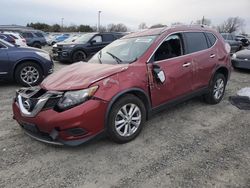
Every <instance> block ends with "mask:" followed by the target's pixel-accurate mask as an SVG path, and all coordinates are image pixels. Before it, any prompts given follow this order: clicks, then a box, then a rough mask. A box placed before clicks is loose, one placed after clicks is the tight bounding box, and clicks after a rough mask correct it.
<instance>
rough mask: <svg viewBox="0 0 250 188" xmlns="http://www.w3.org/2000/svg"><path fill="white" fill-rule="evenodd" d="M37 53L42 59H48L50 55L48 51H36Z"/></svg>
mask: <svg viewBox="0 0 250 188" xmlns="http://www.w3.org/2000/svg"><path fill="white" fill-rule="evenodd" d="M36 54H37V55H39V56H41V57H43V58H44V59H47V60H50V56H49V54H48V53H45V52H36Z"/></svg>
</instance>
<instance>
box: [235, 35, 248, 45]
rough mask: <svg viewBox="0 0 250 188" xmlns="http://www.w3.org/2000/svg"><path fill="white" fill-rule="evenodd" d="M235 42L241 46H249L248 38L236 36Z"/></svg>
mask: <svg viewBox="0 0 250 188" xmlns="http://www.w3.org/2000/svg"><path fill="white" fill-rule="evenodd" d="M236 40H237V41H241V42H242V45H243V46H248V45H249V44H250V41H249V40H248V38H247V37H245V36H243V35H236Z"/></svg>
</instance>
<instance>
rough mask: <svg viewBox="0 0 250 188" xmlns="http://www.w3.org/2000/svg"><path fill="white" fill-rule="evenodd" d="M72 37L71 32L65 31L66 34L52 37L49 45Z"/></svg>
mask: <svg viewBox="0 0 250 188" xmlns="http://www.w3.org/2000/svg"><path fill="white" fill-rule="evenodd" d="M69 37H70V34H68V33H65V34H61V35H58V36H55V37H52V38H51V39H50V40H49V41H48V44H49V45H54V44H56V43H58V42H63V41H64V40H66V39H68V38H69Z"/></svg>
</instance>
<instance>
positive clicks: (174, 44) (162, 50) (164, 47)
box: [154, 34, 183, 61]
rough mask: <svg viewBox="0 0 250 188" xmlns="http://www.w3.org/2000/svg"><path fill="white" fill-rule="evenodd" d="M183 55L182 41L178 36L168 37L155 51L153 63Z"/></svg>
mask: <svg viewBox="0 0 250 188" xmlns="http://www.w3.org/2000/svg"><path fill="white" fill-rule="evenodd" d="M182 54H183V48H182V40H181V36H180V34H173V35H171V36H169V37H168V38H167V39H166V40H165V41H164V42H163V43H162V44H161V45H160V47H159V48H158V49H157V50H156V52H155V55H154V61H162V60H166V59H170V58H174V57H178V56H181V55H182Z"/></svg>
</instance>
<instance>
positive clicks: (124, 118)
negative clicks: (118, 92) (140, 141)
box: [108, 94, 146, 143]
mask: <svg viewBox="0 0 250 188" xmlns="http://www.w3.org/2000/svg"><path fill="white" fill-rule="evenodd" d="M145 121H146V110H145V106H144V104H143V102H142V101H141V100H140V99H139V98H137V97H135V96H134V95H130V94H128V95H125V96H124V97H122V98H121V99H120V100H118V101H117V102H116V103H115V104H114V105H113V106H112V109H111V112H110V115H109V119H108V136H109V138H111V139H112V140H113V141H114V142H117V143H126V142H129V141H131V140H133V139H134V138H136V137H137V136H138V134H139V133H140V132H141V130H142V127H143V124H144V123H145Z"/></svg>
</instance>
